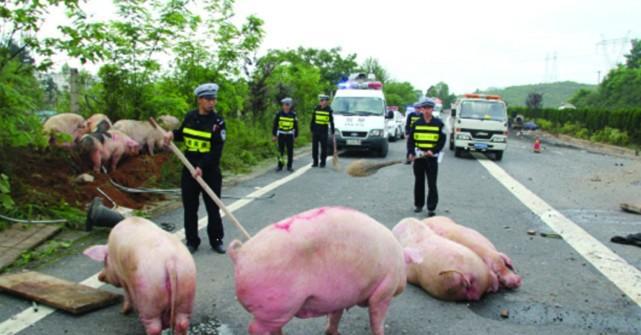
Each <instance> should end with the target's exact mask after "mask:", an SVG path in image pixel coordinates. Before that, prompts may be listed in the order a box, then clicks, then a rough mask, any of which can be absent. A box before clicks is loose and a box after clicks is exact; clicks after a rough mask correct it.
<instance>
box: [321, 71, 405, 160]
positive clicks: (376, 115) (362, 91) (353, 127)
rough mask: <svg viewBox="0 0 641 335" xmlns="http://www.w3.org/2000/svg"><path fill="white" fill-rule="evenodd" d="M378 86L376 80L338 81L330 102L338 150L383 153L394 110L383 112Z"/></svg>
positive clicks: (382, 99)
mask: <svg viewBox="0 0 641 335" xmlns="http://www.w3.org/2000/svg"><path fill="white" fill-rule="evenodd" d="M382 86H383V85H382V84H381V83H380V82H378V81H352V82H346V83H341V84H339V88H338V90H337V91H336V95H335V96H334V100H333V101H332V105H331V107H332V110H333V111H334V126H335V131H336V132H335V134H336V146H337V149H338V150H342V149H347V150H371V151H374V152H376V153H377V154H378V156H380V157H385V156H387V151H388V138H389V136H390V134H391V131H392V130H394V129H396V124H395V123H394V113H386V107H385V96H384V95H383V91H382ZM392 135H393V134H392Z"/></svg>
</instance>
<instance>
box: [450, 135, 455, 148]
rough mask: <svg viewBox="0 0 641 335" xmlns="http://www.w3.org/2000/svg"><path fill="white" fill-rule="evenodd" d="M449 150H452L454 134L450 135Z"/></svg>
mask: <svg viewBox="0 0 641 335" xmlns="http://www.w3.org/2000/svg"><path fill="white" fill-rule="evenodd" d="M450 150H454V136H450Z"/></svg>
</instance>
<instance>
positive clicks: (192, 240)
mask: <svg viewBox="0 0 641 335" xmlns="http://www.w3.org/2000/svg"><path fill="white" fill-rule="evenodd" d="M217 91H218V85H216V84H204V85H201V86H198V87H197V88H196V90H195V91H194V93H195V94H196V96H197V97H198V98H200V97H207V96H209V97H213V98H215V97H216V95H217ZM173 135H174V140H175V141H182V142H184V143H185V147H186V151H185V156H186V157H187V159H188V160H189V162H190V163H191V164H192V165H193V166H194V168H196V167H199V168H200V169H201V170H202V178H203V180H204V181H205V182H206V183H207V185H209V187H211V189H212V190H213V191H214V193H216V195H218V197H220V192H221V187H222V181H223V177H222V173H221V171H220V159H221V156H222V153H223V145H224V144H225V121H224V120H223V118H222V117H221V116H220V115H219V114H218V113H217V112H216V111H215V110H213V111H211V112H209V113H208V114H200V113H199V110H198V109H195V110H192V111H190V112H188V113H187V115H185V119H184V121H183V123H182V125H181V126H180V128H178V129H176V130H174V131H173ZM180 189H181V194H182V202H183V207H184V212H185V236H186V239H187V246H188V247H190V250H191V251H195V250H196V249H198V246H199V245H200V237H198V206H199V196H200V194H201V191H202V189H201V187H200V185H199V184H198V182H197V181H196V179H195V178H194V177H192V175H191V173H190V172H189V170H187V168H184V169H183V171H182V177H181V182H180ZM202 193H204V192H202ZM204 200H205V207H206V209H207V217H208V223H207V235H208V236H209V244H210V245H211V246H212V248H214V249H215V250H216V251H219V249H222V250H223V251H222V252H224V248H223V247H222V240H223V237H224V231H223V222H222V219H221V217H220V212H219V209H218V206H217V205H216V203H215V202H214V201H213V200H212V199H211V198H210V197H209V196H207V195H205V196H204ZM217 248H219V249H217ZM192 249H193V250H192ZM219 252H220V251H219Z"/></svg>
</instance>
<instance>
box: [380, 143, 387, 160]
mask: <svg viewBox="0 0 641 335" xmlns="http://www.w3.org/2000/svg"><path fill="white" fill-rule="evenodd" d="M388 151H389V146H388V145H387V142H385V143H383V145H382V146H381V147H380V148H379V149H378V156H379V157H381V158H385V157H387V152H388Z"/></svg>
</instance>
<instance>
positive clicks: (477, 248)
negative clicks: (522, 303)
mask: <svg viewBox="0 0 641 335" xmlns="http://www.w3.org/2000/svg"><path fill="white" fill-rule="evenodd" d="M424 223H425V224H426V225H428V226H429V227H430V228H432V230H434V232H436V233H437V234H439V235H441V236H443V237H445V238H447V239H449V240H452V241H454V242H457V243H460V244H462V245H464V246H466V247H468V248H470V249H471V250H472V251H474V252H475V253H476V254H477V255H479V256H480V257H481V259H483V261H484V262H485V263H486V264H487V266H489V267H490V269H491V270H492V271H493V272H494V273H496V275H497V276H498V278H499V281H500V283H501V286H503V287H506V288H517V287H519V286H521V283H522V278H521V276H519V275H517V274H516V273H514V267H513V266H512V260H511V259H510V258H509V257H508V256H507V255H505V254H503V253H501V252H498V251H497V250H496V247H495V246H494V244H492V242H490V240H488V239H487V238H486V237H485V236H483V235H482V234H481V233H479V232H478V231H476V230H474V229H471V228H468V227H465V226H462V225H459V224H457V223H456V222H454V221H453V220H452V219H450V218H447V217H444V216H435V217H431V218H428V219H425V220H424Z"/></svg>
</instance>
